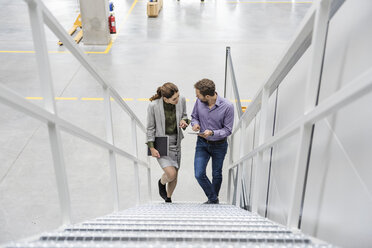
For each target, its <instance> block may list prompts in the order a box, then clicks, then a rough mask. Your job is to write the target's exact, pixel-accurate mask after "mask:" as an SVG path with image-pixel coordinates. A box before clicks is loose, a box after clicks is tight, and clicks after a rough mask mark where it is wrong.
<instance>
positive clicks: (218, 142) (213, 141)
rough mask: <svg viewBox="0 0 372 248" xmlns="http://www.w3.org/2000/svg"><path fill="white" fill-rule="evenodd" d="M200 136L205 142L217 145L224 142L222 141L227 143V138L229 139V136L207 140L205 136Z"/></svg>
mask: <svg viewBox="0 0 372 248" xmlns="http://www.w3.org/2000/svg"><path fill="white" fill-rule="evenodd" d="M198 138H200V139H201V140H202V141H204V142H205V143H207V144H211V145H217V144H222V143H225V142H226V140H227V138H224V139H222V140H207V139H205V138H203V137H200V136H199V137H198Z"/></svg>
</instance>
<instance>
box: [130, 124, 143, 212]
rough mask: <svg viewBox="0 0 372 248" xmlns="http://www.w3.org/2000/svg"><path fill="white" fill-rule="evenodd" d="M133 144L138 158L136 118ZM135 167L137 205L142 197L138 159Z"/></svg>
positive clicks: (134, 164) (135, 155)
mask: <svg viewBox="0 0 372 248" xmlns="http://www.w3.org/2000/svg"><path fill="white" fill-rule="evenodd" d="M132 145H133V156H134V157H136V158H138V147H137V129H136V122H135V120H134V119H132ZM133 167H134V185H135V187H136V192H137V199H136V202H137V205H139V204H140V199H141V196H140V194H141V189H140V181H139V169H138V163H137V162H136V161H133Z"/></svg>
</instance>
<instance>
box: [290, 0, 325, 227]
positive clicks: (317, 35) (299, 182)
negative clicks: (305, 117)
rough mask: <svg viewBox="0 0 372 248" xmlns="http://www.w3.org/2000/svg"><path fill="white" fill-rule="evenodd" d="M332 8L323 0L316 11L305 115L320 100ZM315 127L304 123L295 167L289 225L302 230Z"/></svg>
mask: <svg viewBox="0 0 372 248" xmlns="http://www.w3.org/2000/svg"><path fill="white" fill-rule="evenodd" d="M330 9H331V0H322V1H320V2H319V6H318V9H317V11H316V16H315V23H314V30H313V37H312V42H311V43H312V45H311V52H312V58H311V64H310V68H309V72H308V73H309V74H308V80H307V87H306V98H305V100H306V102H305V112H304V114H306V113H307V112H309V111H311V110H312V109H314V108H315V106H316V100H317V97H318V92H319V87H320V80H321V73H322V67H323V58H324V53H325V45H326V39H327V32H328V20H329V14H330ZM311 133H312V125H309V124H305V123H304V124H303V125H301V127H300V142H299V146H298V150H297V155H296V162H295V166H294V174H293V183H292V190H291V194H290V205H289V211H288V218H287V226H288V227H292V228H298V222H299V218H300V214H301V202H302V197H303V194H304V192H303V189H304V184H305V173H306V166H307V162H308V156H309V147H310V146H311Z"/></svg>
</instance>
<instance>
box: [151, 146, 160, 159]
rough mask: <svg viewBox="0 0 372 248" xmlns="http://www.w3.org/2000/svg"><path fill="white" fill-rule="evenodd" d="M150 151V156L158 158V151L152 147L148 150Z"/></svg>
mask: <svg viewBox="0 0 372 248" xmlns="http://www.w3.org/2000/svg"><path fill="white" fill-rule="evenodd" d="M150 151H151V156H153V157H155V158H160V154H159V152H158V150H156V149H155V148H154V147H152V148H150Z"/></svg>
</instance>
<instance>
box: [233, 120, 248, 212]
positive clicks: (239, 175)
mask: <svg viewBox="0 0 372 248" xmlns="http://www.w3.org/2000/svg"><path fill="white" fill-rule="evenodd" d="M245 129H246V126H245V123H242V127H241V132H240V146H239V150H240V151H239V158H241V157H243V156H244V148H245V142H244V138H245V131H246V130H245ZM244 165H245V161H242V163H240V164H239V165H238V168H237V169H238V172H237V180H238V183H237V188H236V190H235V193H236V198H235V199H236V202H235V205H236V206H238V207H239V206H240V195H241V192H242V188H241V187H240V183H241V181H242V179H243V171H244V169H243V168H244Z"/></svg>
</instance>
